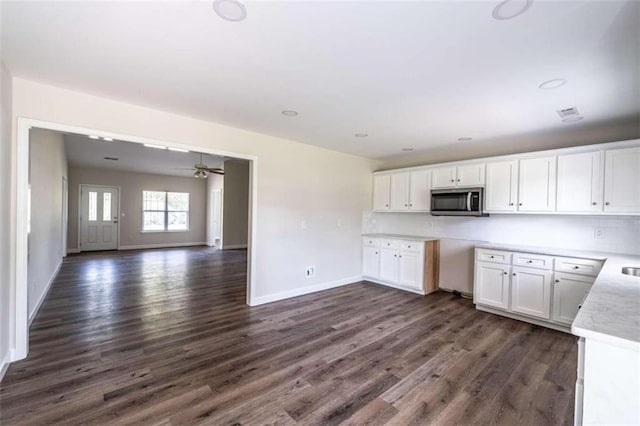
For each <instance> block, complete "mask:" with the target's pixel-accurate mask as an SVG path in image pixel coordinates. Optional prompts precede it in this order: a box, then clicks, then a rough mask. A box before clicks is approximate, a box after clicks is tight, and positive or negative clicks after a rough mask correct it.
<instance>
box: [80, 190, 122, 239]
mask: <svg viewBox="0 0 640 426" xmlns="http://www.w3.org/2000/svg"><path fill="white" fill-rule="evenodd" d="M118 200H119V189H118V188H116V187H110V186H89V185H82V186H81V187H80V206H81V212H80V251H92V250H116V249H117V248H118V226H119V224H118V211H119V210H118Z"/></svg>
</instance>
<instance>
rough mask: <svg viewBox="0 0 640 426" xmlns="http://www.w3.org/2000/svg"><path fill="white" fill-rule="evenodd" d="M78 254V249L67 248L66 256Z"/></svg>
mask: <svg viewBox="0 0 640 426" xmlns="http://www.w3.org/2000/svg"><path fill="white" fill-rule="evenodd" d="M73 253H80V249H78V248H68V249H67V254H73Z"/></svg>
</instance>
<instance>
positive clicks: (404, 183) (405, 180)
mask: <svg viewBox="0 0 640 426" xmlns="http://www.w3.org/2000/svg"><path fill="white" fill-rule="evenodd" d="M407 209H409V173H408V172H405V173H394V174H392V175H391V210H394V211H397V210H407Z"/></svg>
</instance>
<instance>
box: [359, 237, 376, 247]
mask: <svg viewBox="0 0 640 426" xmlns="http://www.w3.org/2000/svg"><path fill="white" fill-rule="evenodd" d="M362 245H363V246H365V247H380V238H371V237H363V238H362Z"/></svg>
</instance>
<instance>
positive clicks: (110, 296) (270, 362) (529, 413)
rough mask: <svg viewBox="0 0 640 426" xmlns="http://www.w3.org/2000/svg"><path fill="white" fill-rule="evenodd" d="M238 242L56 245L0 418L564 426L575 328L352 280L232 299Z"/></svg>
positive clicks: (240, 282) (240, 290)
mask: <svg viewBox="0 0 640 426" xmlns="http://www.w3.org/2000/svg"><path fill="white" fill-rule="evenodd" d="M245 280H246V251H244V250H232V251H224V252H223V251H216V250H214V249H210V248H203V247H195V248H179V249H163V250H150V251H130V252H105V253H93V254H81V255H73V256H69V257H68V258H67V259H65V261H64V263H63V266H62V269H61V271H60V273H59V275H58V277H57V278H56V280H55V282H54V284H53V287H52V289H51V291H50V293H49V295H48V296H47V298H46V300H45V302H44V304H43V306H42V308H41V310H40V312H39V314H38V316H37V318H36V320H35V321H34V323H33V325H32V327H31V333H30V353H29V357H28V358H27V359H26V360H23V361H20V362H16V363H14V364H12V365H11V366H10V368H9V371H8V372H7V375H6V376H5V378H4V380H3V382H2V383H1V384H0V424H3V425H12V424H54V423H58V424H165V425H168V424H211V425H232V424H247V425H249V424H251V425H254V424H255V425H264V424H273V425H275V424H278V425H280V424H281V425H295V424H305V425H306V424H317V425H337V424H345V425H382V424H390V425H424V424H440V425H457V424H461V425H480V424H482V425H489V424H491V425H494V424H503V425H517V424H523V425H550V424H553V425H555V424H567V425H570V424H572V423H573V411H572V407H573V392H574V391H573V388H574V383H575V379H576V377H575V374H576V373H575V372H576V359H577V353H576V352H577V348H576V338H575V337H573V336H570V335H567V334H564V333H560V332H556V331H553V330H549V329H545V328H542V327H537V326H534V325H530V324H526V323H523V322H519V321H514V320H510V319H507V318H502V317H499V316H496V315H492V314H488V313H483V312H479V311H476V310H475V309H474V306H473V304H472V303H471V301H469V300H466V299H460V298H456V297H454V296H452V295H450V294H448V293H444V292H438V293H434V294H430V295H428V296H426V297H422V296H418V295H414V294H411V293H406V292H402V291H399V290H394V289H391V288H386V287H383V286H379V285H375V284H371V283H366V282H362V283H357V284H352V285H348V286H344V287H340V288H336V289H332V290H327V291H323V292H319V293H315V294H310V295H306V296H301V297H297V298H294V299H289V300H285V301H281V302H275V303H271V304H267V305H263V306H258V307H254V308H250V307H248V306H246V305H245Z"/></svg>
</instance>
